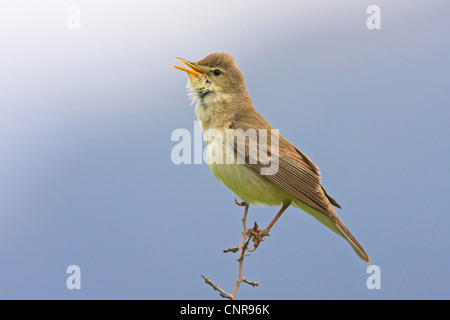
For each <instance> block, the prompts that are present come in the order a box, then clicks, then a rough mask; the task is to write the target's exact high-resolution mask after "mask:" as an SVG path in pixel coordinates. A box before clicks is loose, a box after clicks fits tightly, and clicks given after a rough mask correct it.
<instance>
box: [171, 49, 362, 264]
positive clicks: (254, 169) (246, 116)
mask: <svg viewBox="0 0 450 320" xmlns="http://www.w3.org/2000/svg"><path fill="white" fill-rule="evenodd" d="M175 59H177V60H178V61H180V62H182V63H183V64H184V65H186V66H187V67H188V68H186V67H183V66H178V65H173V67H175V68H177V69H179V70H182V71H184V72H186V74H187V77H188V83H187V88H188V91H189V95H190V96H191V99H192V102H193V103H195V114H196V116H197V118H198V120H199V122H200V123H201V129H202V132H203V135H204V140H205V142H206V144H207V150H209V151H208V152H207V155H208V162H207V163H208V166H209V168H210V169H211V171H212V172H213V173H214V175H215V177H216V178H217V179H218V180H219V181H221V182H222V183H223V184H224V185H225V186H226V187H227V188H228V189H230V190H231V191H232V192H233V193H234V194H235V195H236V196H238V197H239V198H240V199H241V200H242V201H243V202H242V205H252V206H271V207H275V206H281V209H280V210H279V212H278V213H277V214H276V216H275V218H274V219H273V220H272V221H271V223H270V224H269V225H268V227H267V228H265V229H263V230H257V231H255V233H256V235H257V236H258V237H257V238H259V240H258V241H257V243H255V249H256V246H257V245H258V244H259V242H260V241H262V240H264V236H267V235H268V232H269V231H270V229H271V228H272V227H273V225H274V224H275V222H276V221H277V220H278V219H279V218H280V216H281V215H282V214H283V212H284V211H285V210H286V209H287V208H288V207H289V206H290V205H292V206H294V207H296V208H298V209H300V210H303V211H305V212H306V213H308V214H310V215H311V216H313V217H314V218H315V219H316V220H318V221H319V222H320V223H322V224H323V225H325V226H326V227H328V228H329V229H330V230H332V231H333V232H334V233H336V234H337V235H339V236H341V237H342V238H344V239H345V240H347V242H348V243H349V244H350V246H351V247H352V248H353V250H354V251H355V252H356V254H357V255H358V256H359V258H361V259H362V260H363V261H365V262H366V263H369V262H370V258H369V256H368V254H367V253H366V251H365V250H364V249H363V247H362V246H361V245H360V244H359V243H358V241H357V240H356V238H355V237H354V236H353V235H352V234H351V233H350V231H349V230H348V229H347V228H346V227H345V225H344V224H343V222H342V221H341V220H340V218H339V217H338V215H337V213H336V210H335V209H334V208H339V209H341V206H340V205H339V204H338V203H337V201H336V200H334V199H333V198H332V197H331V196H330V195H329V194H328V193H327V191H325V188H324V187H323V186H322V183H321V173H320V171H319V168H318V166H317V165H316V164H315V163H314V162H313V161H312V160H311V159H310V158H308V157H307V156H306V155H305V154H304V153H303V152H302V151H300V150H299V149H298V148H296V147H295V146H294V145H292V144H291V143H290V142H289V141H288V140H287V139H286V138H285V137H284V136H283V135H281V133H279V131H278V130H275V129H274V128H273V127H272V126H271V125H270V124H269V123H268V122H267V121H266V120H265V119H264V118H263V117H262V116H261V115H260V114H259V113H258V112H257V111H256V109H255V108H254V106H253V102H252V100H251V99H250V97H249V95H248V93H247V89H246V84H245V81H244V77H243V75H242V72H241V71H240V69H239V67H238V65H237V63H236V61H235V59H234V58H233V56H231V55H230V54H228V53H225V52H214V53H211V54H209V55H207V56H206V57H205V58H203V59H201V60H199V61H197V62H191V61H188V60H185V59H182V58H175ZM229 132H232V133H235V132H240V133H241V136H242V133H244V138H247V139H244V142H242V141H243V140H241V142H242V143H240V144H239V143H238V142H239V141H238V142H236V140H239V139H234V138H233V139H225V137H226V136H227V134H228V133H229ZM246 132H250V133H252V132H254V133H256V136H252V135H251V134H248V135H245V133H246ZM261 132H263V133H264V132H267V133H269V132H270V133H275V134H274V135H270V134H267V136H266V137H265V140H262V137H263V136H264V134H262V133H261ZM274 137H275V138H274ZM237 138H239V135H237ZM241 138H242V137H241ZM229 140H230V141H229ZM275 140H277V141H275ZM264 142H266V146H265V148H263V151H264V152H261V153H262V154H266V156H265V157H264V156H260V154H257V155H256V156H255V155H254V153H252V152H253V151H255V150H256V151H258V147H261V145H263V144H264ZM272 142H277V143H274V145H275V147H274V146H273V145H272ZM218 155H221V156H222V157H223V158H224V160H223V161H218V160H220V159H218V158H220V157H218ZM252 155H253V156H252ZM212 158H213V159H212ZM211 159H212V161H210V160H211ZM268 159H269V160H270V159H272V160H273V159H276V162H277V163H276V165H274V166H273V167H274V168H275V169H274V170H272V172H269V173H266V174H263V173H262V169H264V168H266V169H267V167H268V165H267V163H268V162H267V160H268ZM263 160H264V161H263ZM273 161H274V162H275V160H273ZM236 203H238V202H236ZM238 204H239V203H238Z"/></svg>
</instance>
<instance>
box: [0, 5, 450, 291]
mask: <svg viewBox="0 0 450 320" xmlns="http://www.w3.org/2000/svg"><path fill="white" fill-rule="evenodd" d="M371 4H377V5H378V6H379V7H380V9H381V29H380V30H369V29H367V27H366V19H367V18H368V17H369V15H368V14H367V13H366V9H367V7H368V6H369V5H371ZM70 5H76V6H78V8H79V9H80V17H81V24H80V26H81V28H80V29H79V30H78V29H77V30H69V29H68V28H67V20H68V18H69V16H70V14H68V12H67V8H68V7H69V6H70ZM449 9H450V6H449V4H448V2H446V1H437V0H433V1H428V2H427V5H426V6H425V5H424V4H423V2H422V1H406V0H400V1H396V2H395V3H392V2H391V1H376V2H373V1H356V0H354V1H353V0H352V1H343V3H338V2H336V1H328V0H326V1H325V0H324V1H277V2H273V1H245V2H242V1H189V2H181V1H165V2H163V3H161V2H157V1H137V0H132V1H126V2H125V1H70V2H69V1H39V2H35V1H21V2H17V1H2V3H1V4H0V41H1V42H2V43H3V46H2V47H3V48H4V49H3V50H1V52H0V61H2V73H1V74H0V86H1V88H2V93H1V94H0V228H1V232H0V298H2V299H30V298H31V299H55V298H56V299H216V298H218V295H217V293H215V292H213V291H212V289H211V288H210V287H208V286H206V285H205V284H204V283H203V280H202V278H201V277H200V274H201V273H203V274H205V275H207V276H209V277H211V279H212V280H213V281H214V282H216V283H217V284H219V286H220V287H222V288H223V289H225V290H226V291H231V290H232V287H233V285H234V282H235V280H236V275H237V267H238V265H237V263H236V262H235V259H236V256H233V255H232V254H223V253H222V249H224V248H228V247H231V246H234V245H237V244H238V242H239V241H240V231H241V217H242V209H241V208H240V207H237V206H236V205H235V204H234V195H233V194H232V193H231V192H230V191H229V190H227V189H226V188H225V187H224V186H223V185H221V184H220V182H218V181H216V180H215V179H214V176H213V174H212V173H211V172H210V171H209V169H208V167H207V165H206V164H201V165H178V166H177V165H175V164H173V163H172V161H171V157H170V155H171V150H172V148H173V147H174V145H175V144H176V142H173V141H171V139H170V138H171V134H172V132H173V131H174V130H176V129H178V128H185V129H187V130H189V131H191V132H192V133H193V128H194V121H195V120H196V118H195V115H194V110H193V106H190V100H189V99H188V97H187V95H186V93H187V91H186V88H185V86H186V76H185V75H184V74H182V73H181V72H180V71H178V70H176V69H174V68H173V67H171V65H172V64H174V63H178V62H177V61H176V60H174V59H173V57H178V56H179V57H183V58H185V59H188V60H193V61H196V60H199V59H201V58H203V57H204V56H206V55H207V54H209V53H211V52H215V51H225V52H228V53H230V54H232V55H233V56H234V57H235V58H236V61H237V63H238V65H239V67H240V68H241V70H242V72H243V74H244V76H245V80H246V83H247V89H248V93H249V95H250V97H251V98H252V99H253V102H254V104H255V108H256V109H257V110H258V111H259V112H260V113H261V114H262V115H263V116H264V117H265V118H266V120H268V121H269V122H270V123H271V124H272V126H273V127H275V128H277V129H279V130H280V132H281V133H282V134H283V135H284V136H285V137H286V138H287V139H288V140H289V141H290V142H291V143H293V144H294V145H296V146H297V147H298V148H299V149H301V150H302V151H303V152H305V153H306V154H307V155H308V156H309V157H310V158H311V159H312V160H313V161H314V162H315V163H316V164H317V165H318V166H319V167H320V169H321V172H322V182H323V185H324V186H325V187H326V189H327V191H328V192H329V193H330V195H332V196H333V197H334V198H336V199H337V200H338V202H339V203H340V204H341V205H342V207H343V210H340V211H339V212H338V214H339V216H340V217H341V219H342V220H343V222H344V223H345V224H346V226H347V227H348V228H349V229H350V230H351V231H352V233H353V234H354V235H355V237H356V238H357V239H358V240H359V241H360V243H361V244H362V245H363V246H364V248H365V249H366V251H367V252H368V253H369V255H370V256H371V258H372V262H371V263H372V264H375V265H378V266H379V267H380V270H381V289H380V290H369V289H368V288H367V287H366V280H367V278H368V276H369V275H368V274H367V273H366V269H367V265H366V264H364V263H363V262H362V261H360V260H359V259H358V257H357V256H356V255H355V254H354V252H353V250H351V248H350V247H349V246H348V244H347V243H346V242H345V241H343V240H342V239H340V238H338V237H337V236H335V235H334V234H333V233H331V232H330V231H329V230H327V229H326V228H324V227H323V226H322V225H320V224H319V223H317V222H316V221H315V220H313V219H312V218H311V217H309V216H308V215H307V214H306V213H303V212H301V211H299V210H297V209H295V208H289V209H288V210H287V211H286V213H285V214H284V215H283V216H282V218H281V219H280V220H279V221H278V222H277V224H276V225H275V227H274V228H273V229H272V231H271V236H270V238H268V240H267V241H265V242H264V243H262V245H261V246H260V247H259V248H258V250H257V251H256V252H254V253H253V254H252V255H251V256H250V257H248V258H247V259H246V262H245V267H244V274H245V276H246V278H248V279H249V280H253V281H258V282H259V283H260V286H259V287H257V288H252V287H250V286H245V285H242V286H241V289H240V291H239V294H238V298H240V299H449V298H450V295H449V292H450V291H449V289H448V288H449V286H450V276H449V274H448V272H447V266H448V265H449V263H450V252H449V249H448V243H450V238H449V226H450V218H449V215H448V208H449V204H450V203H449V202H450V201H449V191H450V188H449V180H450V166H449V161H448V157H449V156H450V154H449V142H448V140H449V135H450V129H449V126H448V120H449V118H450V117H449V116H450V111H449V93H448V92H449V91H448V83H449V56H450V48H449V42H450V41H449V39H450V35H449V30H450V28H449V27H450V25H449V22H448V15H447V14H446V13H447V12H448V10H449ZM276 211H277V208H250V213H249V217H248V219H249V223H253V221H258V223H259V224H260V225H262V226H263V225H266V224H267V223H268V222H269V221H270V220H271V219H272V218H273V216H274V215H275V213H276ZM69 265H78V266H79V267H80V269H81V274H82V276H81V287H82V288H81V290H68V289H67V287H66V279H67V277H68V276H69V275H68V274H66V269H67V267H68V266H69Z"/></svg>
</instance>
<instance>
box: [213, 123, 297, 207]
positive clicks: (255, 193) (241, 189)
mask: <svg viewBox="0 0 450 320" xmlns="http://www.w3.org/2000/svg"><path fill="white" fill-rule="evenodd" d="M224 137H226V135H225V129H224V128H222V129H220V130H219V129H211V128H210V129H207V130H205V131H204V139H205V141H206V144H207V147H206V155H207V156H206V158H207V162H208V166H209V168H210V169H211V171H212V172H213V173H214V175H215V176H216V178H217V179H218V180H220V181H221V182H222V183H223V184H224V185H225V186H226V187H227V188H228V189H230V190H231V191H233V192H234V194H236V195H237V196H238V197H239V198H240V199H241V200H243V201H244V202H246V203H248V204H252V205H258V204H261V205H262V204H265V205H270V206H281V205H282V204H283V203H284V202H286V201H291V200H292V197H291V196H289V195H288V194H287V193H286V192H284V191H283V190H281V189H280V188H278V187H277V186H276V185H274V184H273V183H272V182H270V181H267V180H266V179H264V178H263V177H262V176H261V175H260V174H258V173H256V172H255V171H253V170H252V169H251V168H249V167H248V166H247V165H245V164H238V163H236V161H235V158H234V150H233V149H232V148H230V147H227V144H226V143H225V142H224V141H225V138H224Z"/></svg>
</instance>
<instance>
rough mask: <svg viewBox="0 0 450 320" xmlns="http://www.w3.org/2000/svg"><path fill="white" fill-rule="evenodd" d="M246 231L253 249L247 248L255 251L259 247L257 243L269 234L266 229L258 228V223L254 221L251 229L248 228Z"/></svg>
mask: <svg viewBox="0 0 450 320" xmlns="http://www.w3.org/2000/svg"><path fill="white" fill-rule="evenodd" d="M247 232H248V236H249V238H250V239H251V240H252V242H253V249H249V250H248V252H253V251H255V250H256V249H257V248H258V247H259V244H260V243H261V242H263V241H264V240H265V239H264V237H267V236H268V235H269V230H268V229H264V230H260V229H258V224H257V223H256V222H255V225H254V227H253V228H252V229H249V230H248V231H247Z"/></svg>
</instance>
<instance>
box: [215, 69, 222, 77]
mask: <svg viewBox="0 0 450 320" xmlns="http://www.w3.org/2000/svg"><path fill="white" fill-rule="evenodd" d="M213 73H214V75H215V76H220V75H221V74H222V71H220V69H215V70H214V71H213Z"/></svg>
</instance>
